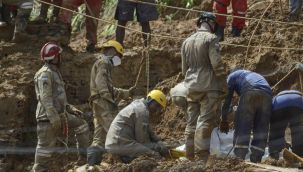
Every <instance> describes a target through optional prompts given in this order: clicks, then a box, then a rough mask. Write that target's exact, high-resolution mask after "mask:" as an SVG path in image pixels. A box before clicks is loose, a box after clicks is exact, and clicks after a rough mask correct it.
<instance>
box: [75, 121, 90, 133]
mask: <svg viewBox="0 0 303 172" xmlns="http://www.w3.org/2000/svg"><path fill="white" fill-rule="evenodd" d="M88 130H89V129H88V125H87V124H86V123H85V124H83V125H80V126H79V127H78V128H76V129H75V132H76V133H77V134H82V133H84V132H87V131H88Z"/></svg>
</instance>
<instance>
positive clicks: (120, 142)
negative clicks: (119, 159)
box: [105, 99, 159, 157]
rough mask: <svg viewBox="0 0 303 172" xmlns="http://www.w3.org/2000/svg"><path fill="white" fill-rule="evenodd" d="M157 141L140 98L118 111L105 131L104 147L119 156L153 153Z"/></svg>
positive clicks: (147, 112)
mask: <svg viewBox="0 0 303 172" xmlns="http://www.w3.org/2000/svg"><path fill="white" fill-rule="evenodd" d="M158 141H159V138H158V137H157V136H156V135H155V134H154V132H153V131H152V130H151V128H150V126H149V111H148V109H147V105H146V104H145V103H144V99H140V100H135V101H133V102H132V103H131V104H129V105H128V106H127V107H125V108H124V109H122V110H121V111H120V112H119V113H118V115H117V116H116V118H115V119H114V121H113V122H112V124H111V126H110V128H109V131H108V133H107V137H106V142H105V149H106V150H107V151H108V152H109V153H112V154H114V155H119V156H128V157H137V156H139V155H153V154H156V152H155V150H156V147H157V142H158Z"/></svg>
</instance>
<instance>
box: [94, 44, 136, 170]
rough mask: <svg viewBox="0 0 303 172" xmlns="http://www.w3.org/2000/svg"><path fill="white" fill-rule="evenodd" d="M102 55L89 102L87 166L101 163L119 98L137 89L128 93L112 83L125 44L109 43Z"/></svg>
mask: <svg viewBox="0 0 303 172" xmlns="http://www.w3.org/2000/svg"><path fill="white" fill-rule="evenodd" d="M101 48H102V50H103V54H101V55H100V56H99V57H98V60H97V61H96V62H95V64H94V65H93V67H92V71H91V80H90V92H91V97H90V99H89V101H90V103H91V105H92V109H93V114H94V126H95V130H94V139H93V142H92V144H91V146H90V147H89V149H88V164H89V165H95V164H98V163H100V156H101V154H100V152H101V153H102V149H103V145H104V143H105V139H106V133H107V131H108V129H109V127H110V124H111V122H112V121H113V120H114V118H115V116H116V115H117V113H118V106H117V104H118V102H117V100H118V99H125V98H128V97H129V96H131V95H132V94H133V91H134V89H135V88H134V87H131V88H130V89H129V90H126V89H121V88H116V87H114V86H113V83H112V70H113V67H115V66H119V65H120V64H121V58H122V56H123V52H124V49H123V47H122V45H121V44H120V43H119V42H117V41H114V40H110V41H108V42H106V43H104V44H103V45H102V47H101Z"/></svg>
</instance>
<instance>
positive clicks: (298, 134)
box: [268, 90, 303, 160]
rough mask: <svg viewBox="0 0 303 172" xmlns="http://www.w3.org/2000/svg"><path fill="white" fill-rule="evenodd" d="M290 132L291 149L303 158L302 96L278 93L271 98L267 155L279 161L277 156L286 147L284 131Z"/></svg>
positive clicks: (288, 91)
mask: <svg viewBox="0 0 303 172" xmlns="http://www.w3.org/2000/svg"><path fill="white" fill-rule="evenodd" d="M288 126H289V128H290V130H291V145H292V146H291V149H292V151H293V152H294V153H295V154H297V155H299V156H300V157H303V140H302V138H303V94H302V93H301V92H299V91H295V90H286V91H282V92H280V93H279V94H278V95H277V96H275V97H274V98H273V101H272V115H271V118H270V132H269V142H268V146H269V154H270V156H271V157H272V158H274V159H277V160H278V159H279V154H280V152H281V151H282V149H283V148H285V147H286V141H285V130H286V128H287V127H288Z"/></svg>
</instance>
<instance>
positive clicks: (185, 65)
mask: <svg viewBox="0 0 303 172" xmlns="http://www.w3.org/2000/svg"><path fill="white" fill-rule="evenodd" d="M185 44H186V43H185V42H183V44H182V47H181V61H182V75H183V76H185V74H186V72H187V70H188V66H187V63H186V53H185Z"/></svg>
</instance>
